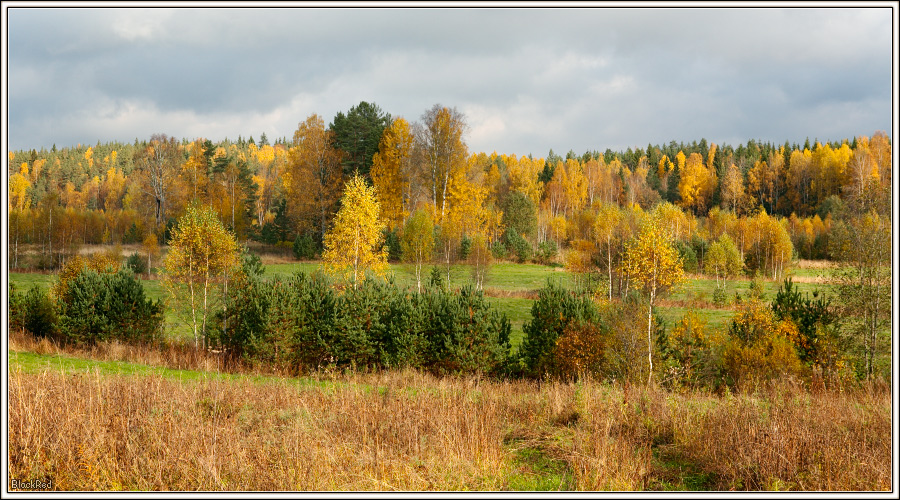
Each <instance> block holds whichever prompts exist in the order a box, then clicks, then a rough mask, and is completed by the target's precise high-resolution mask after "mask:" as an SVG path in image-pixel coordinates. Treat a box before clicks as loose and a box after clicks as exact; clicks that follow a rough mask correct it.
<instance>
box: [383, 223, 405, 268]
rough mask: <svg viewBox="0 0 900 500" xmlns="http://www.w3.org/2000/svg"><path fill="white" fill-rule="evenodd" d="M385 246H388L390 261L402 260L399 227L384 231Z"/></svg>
mask: <svg viewBox="0 0 900 500" xmlns="http://www.w3.org/2000/svg"><path fill="white" fill-rule="evenodd" d="M384 246H385V247H386V248H387V254H388V261H390V262H400V257H401V256H402V255H403V250H402V248H401V247H400V232H399V230H397V229H394V230H390V229H385V231H384Z"/></svg>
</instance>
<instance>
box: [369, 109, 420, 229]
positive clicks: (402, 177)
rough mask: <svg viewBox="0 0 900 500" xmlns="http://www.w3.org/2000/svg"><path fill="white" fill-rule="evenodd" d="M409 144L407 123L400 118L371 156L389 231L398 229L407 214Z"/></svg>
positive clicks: (375, 184) (386, 130)
mask: <svg viewBox="0 0 900 500" xmlns="http://www.w3.org/2000/svg"><path fill="white" fill-rule="evenodd" d="M412 145H413V136H412V133H411V132H410V129H409V123H408V122H407V121H406V120H405V119H403V118H396V119H394V121H392V122H391V125H390V126H389V127H387V128H385V129H384V132H383V133H382V136H381V142H380V143H379V145H378V152H377V153H375V155H374V156H373V157H372V169H371V171H370V175H371V176H372V184H374V186H375V191H376V193H377V195H378V201H379V203H380V204H381V209H382V214H383V218H384V220H385V221H386V222H387V224H388V226H389V227H391V228H395V227H399V226H400V225H401V224H402V223H403V221H404V220H405V219H406V217H407V215H409V207H408V206H406V205H405V203H404V198H405V197H406V193H407V192H408V190H409V180H410V174H411V165H410V155H411V151H412ZM407 203H408V200H407Z"/></svg>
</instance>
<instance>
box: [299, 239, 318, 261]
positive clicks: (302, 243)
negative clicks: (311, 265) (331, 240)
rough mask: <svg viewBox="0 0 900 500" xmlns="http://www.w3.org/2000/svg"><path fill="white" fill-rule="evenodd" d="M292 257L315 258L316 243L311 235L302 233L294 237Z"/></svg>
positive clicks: (301, 258)
mask: <svg viewBox="0 0 900 500" xmlns="http://www.w3.org/2000/svg"><path fill="white" fill-rule="evenodd" d="M294 258H296V259H297V260H312V259H315V258H316V243H315V241H313V238H312V236H310V235H308V234H304V235H303V236H301V235H299V234H298V235H297V237H296V238H294Z"/></svg>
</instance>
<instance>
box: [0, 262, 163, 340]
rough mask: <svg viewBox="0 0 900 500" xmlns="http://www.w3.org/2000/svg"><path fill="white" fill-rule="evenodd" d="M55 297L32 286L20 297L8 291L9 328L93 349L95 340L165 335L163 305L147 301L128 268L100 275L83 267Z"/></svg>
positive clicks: (59, 287)
mask: <svg viewBox="0 0 900 500" xmlns="http://www.w3.org/2000/svg"><path fill="white" fill-rule="evenodd" d="M54 289H55V290H58V291H59V293H57V294H52V295H51V294H49V293H47V292H45V291H43V290H41V289H40V288H39V287H37V286H34V287H33V288H32V289H31V290H29V291H28V292H27V293H25V294H22V293H20V292H19V291H17V290H16V289H15V288H14V287H13V288H11V290H10V302H9V304H10V327H11V328H22V329H24V330H26V331H28V332H30V333H31V334H32V335H34V336H36V337H42V338H44V337H46V338H50V339H53V340H59V341H61V342H63V343H72V344H79V345H93V344H95V343H97V342H99V341H106V340H120V341H123V342H129V343H154V342H157V341H159V340H160V339H161V338H162V334H163V328H162V325H163V305H162V303H161V302H160V301H158V300H157V301H153V300H150V299H148V298H146V296H145V293H144V287H143V285H142V284H141V283H140V281H138V280H137V279H136V278H135V277H134V274H133V273H132V272H131V271H130V270H127V269H120V270H118V271H115V272H98V271H96V270H94V269H91V268H90V267H86V266H85V267H83V268H81V269H80V270H78V271H77V272H76V273H75V274H74V275H73V276H69V277H68V279H67V280H66V281H65V282H62V281H57V283H56V284H55V285H54Z"/></svg>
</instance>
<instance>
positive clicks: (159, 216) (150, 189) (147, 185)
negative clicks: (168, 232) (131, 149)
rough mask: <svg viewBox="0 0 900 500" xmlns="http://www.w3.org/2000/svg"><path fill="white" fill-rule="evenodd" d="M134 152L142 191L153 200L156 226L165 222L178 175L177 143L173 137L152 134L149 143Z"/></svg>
mask: <svg viewBox="0 0 900 500" xmlns="http://www.w3.org/2000/svg"><path fill="white" fill-rule="evenodd" d="M136 154H137V157H136V158H135V160H134V163H135V166H136V167H137V169H138V171H139V173H140V174H141V177H142V181H143V186H144V191H145V192H146V193H147V194H148V195H149V196H150V197H151V198H152V200H153V203H154V214H155V219H156V227H157V228H158V227H160V225H161V224H164V223H165V222H166V210H167V209H168V205H167V202H168V200H169V197H170V195H171V193H172V190H173V185H174V182H175V179H176V177H177V175H178V171H177V169H178V166H179V161H178V160H179V158H178V157H179V152H178V144H177V143H176V142H175V138H174V137H167V136H166V135H165V134H154V135H153V136H152V137H151V138H150V143H149V144H148V145H147V146H146V147H144V148H142V149H141V150H139V151H137V152H136Z"/></svg>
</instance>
